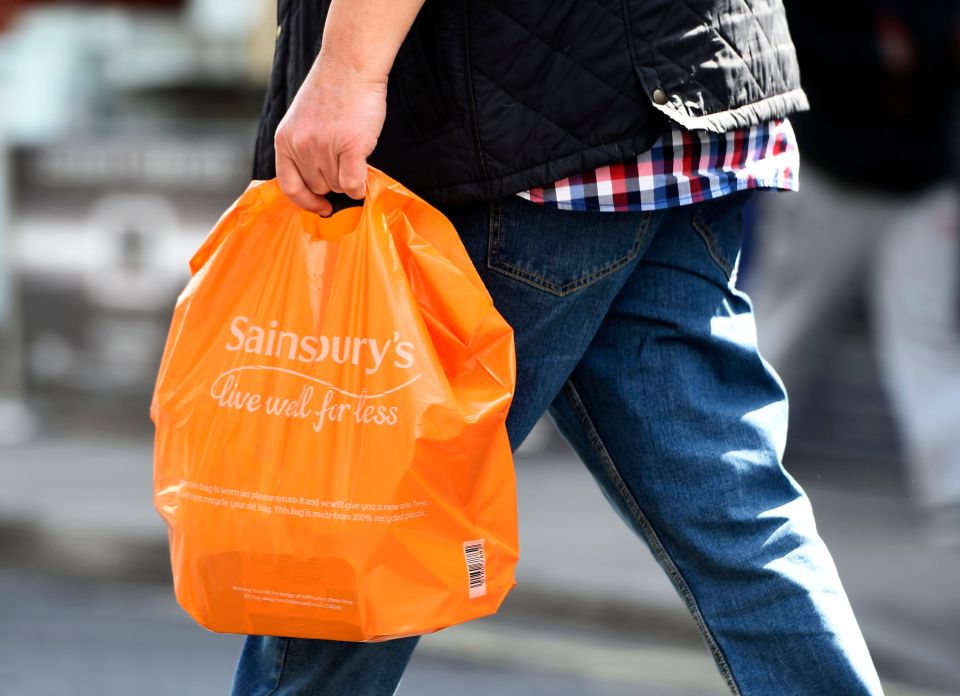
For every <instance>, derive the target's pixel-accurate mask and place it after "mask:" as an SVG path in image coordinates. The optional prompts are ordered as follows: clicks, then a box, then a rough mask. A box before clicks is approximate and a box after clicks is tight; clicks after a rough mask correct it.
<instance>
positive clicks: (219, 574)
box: [151, 168, 518, 641]
mask: <svg viewBox="0 0 960 696" xmlns="http://www.w3.org/2000/svg"><path fill="white" fill-rule="evenodd" d="M191 270H192V271H193V274H194V275H193V277H192V279H191V280H190V282H189V284H188V285H187V287H186V289H185V290H184V291H183V293H182V294H181V295H180V298H179V300H178V302H177V306H176V310H175V312H174V317H173V324H172V327H171V329H170V334H169V337H168V339H167V344H166V348H165V351H164V356H163V362H162V364H161V367H160V373H159V377H158V380H157V385H156V391H155V393H154V397H153V403H152V406H151V417H152V418H153V421H154V423H155V424H156V440H155V452H154V496H155V497H154V499H155V504H156V507H157V509H158V511H159V512H160V514H161V515H162V516H163V517H164V519H165V520H166V522H167V524H168V526H169V533H170V553H171V560H172V566H173V577H174V584H175V588H176V594H177V599H178V601H179V603H180V605H181V606H182V607H183V608H184V609H185V610H186V611H187V612H188V613H189V614H190V615H191V616H192V617H193V618H194V619H195V620H196V621H197V622H198V623H200V624H201V625H203V626H205V627H207V628H209V629H212V630H214V631H220V632H229V633H246V634H260V635H279V636H291V637H302V638H329V639H336V640H351V641H371V640H383V639H387V638H395V637H400V636H409V635H416V634H422V633H427V632H431V631H435V630H438V629H440V628H443V627H445V626H449V625H452V624H456V623H459V622H462V621H466V620H468V619H473V618H476V617H479V616H484V615H487V614H491V613H493V612H495V611H496V610H497V609H498V607H499V606H500V604H501V602H502V601H503V599H504V598H505V596H506V594H507V593H508V592H509V591H510V589H511V588H512V587H513V585H514V577H513V571H514V567H515V565H516V561H517V547H518V542H517V513H516V490H515V480H514V472H513V463H512V457H511V452H510V445H509V443H508V440H507V434H506V429H505V426H504V420H505V418H506V413H507V409H508V407H509V404H510V400H511V398H512V393H513V388H514V378H515V372H514V352H513V332H512V330H511V329H510V327H509V326H508V325H507V323H506V322H505V321H504V320H503V318H502V317H501V316H500V315H499V314H498V313H497V311H496V310H495V309H494V308H493V303H492V301H491V299H490V296H489V294H488V293H487V292H486V290H485V288H484V287H483V284H482V282H481V280H480V277H479V275H478V274H477V273H476V270H475V269H474V267H473V265H472V263H471V261H470V258H469V257H468V256H467V253H466V250H465V249H464V248H463V245H462V244H461V242H460V239H459V238H458V236H457V233H456V231H455V230H454V229H453V227H452V225H451V224H450V222H449V221H448V220H447V219H446V218H445V217H444V216H443V215H441V214H440V213H439V212H438V211H436V210H435V209H433V208H431V207H430V206H429V205H428V204H426V203H425V202H423V201H422V200H421V199H419V198H417V197H416V196H415V195H413V194H412V193H410V192H409V191H407V190H406V189H404V188H403V187H402V186H400V185H399V184H398V183H397V182H395V181H393V180H391V179H390V178H388V177H387V176H385V175H384V174H382V173H381V172H379V171H377V170H375V169H372V168H371V169H370V172H369V180H368V185H367V198H366V201H365V203H364V206H363V207H362V208H348V209H346V210H344V211H341V212H339V213H337V214H336V215H334V216H333V217H332V218H330V219H327V220H324V219H321V218H320V217H318V216H316V215H314V214H311V213H308V212H306V211H302V210H300V209H299V208H297V207H295V206H294V204H293V203H291V202H290V201H289V200H288V199H287V198H286V197H285V196H284V195H283V194H282V192H281V191H280V189H279V187H278V185H277V183H276V181H275V180H273V181H266V182H254V183H253V184H251V186H250V188H248V189H247V191H246V192H245V193H244V194H243V196H241V198H240V199H239V200H238V201H237V202H236V203H235V204H234V205H233V206H232V207H231V208H230V209H229V210H228V211H227V212H226V213H225V214H224V216H223V217H222V218H221V219H220V221H219V222H218V223H217V226H216V227H215V228H214V230H213V231H212V232H211V234H210V235H209V237H208V238H207V240H206V241H205V242H204V244H203V246H202V247H201V248H200V250H199V251H198V252H197V253H196V255H195V256H194V258H193V259H192V261H191Z"/></svg>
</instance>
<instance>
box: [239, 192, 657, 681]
mask: <svg viewBox="0 0 960 696" xmlns="http://www.w3.org/2000/svg"><path fill="white" fill-rule="evenodd" d="M446 212H447V215H448V217H450V219H451V220H452V221H453V223H454V225H455V226H456V228H457V230H458V231H459V232H460V235H461V237H462V238H463V241H464V244H465V246H466V247H467V250H468V251H469V252H470V256H471V258H472V259H473V261H474V264H475V265H476V266H477V269H478V270H479V272H480V274H481V276H482V277H483V280H484V283H485V284H486V286H487V289H488V290H489V291H490V294H491V295H492V296H493V299H494V303H495V304H496V306H497V307H498V309H499V310H500V312H501V313H502V314H503V315H504V317H505V318H506V319H507V321H508V322H510V324H511V325H512V326H513V328H514V332H515V340H516V349H517V388H516V395H515V397H514V401H513V407H512V408H511V409H510V415H509V418H508V420H507V430H508V432H509V434H510V441H511V443H512V444H513V447H514V448H516V447H518V446H519V445H520V443H521V442H522V441H523V439H524V438H525V437H526V435H527V433H529V431H530V429H531V428H532V427H533V425H534V424H535V423H536V422H537V420H538V419H539V418H540V416H541V415H542V414H543V412H544V411H545V410H546V408H547V405H548V404H549V403H550V402H551V401H552V400H553V398H554V397H555V396H556V394H557V392H558V391H559V389H560V387H561V386H562V385H563V383H564V381H565V380H566V379H567V376H568V375H569V374H570V372H571V371H572V370H573V368H574V366H575V365H576V364H577V362H578V360H579V359H580V356H581V355H582V353H583V351H584V350H586V348H587V346H588V345H589V343H590V339H591V337H592V336H593V333H594V332H595V331H596V329H597V328H598V327H599V326H600V323H601V321H602V320H603V316H604V314H605V313H606V310H607V308H608V307H609V306H610V303H611V302H612V301H613V299H614V298H615V297H616V296H617V294H618V292H619V290H620V287H621V286H622V284H623V283H624V282H625V280H626V279H627V278H629V277H630V273H631V271H632V269H633V267H634V266H635V265H636V263H637V261H638V259H639V258H640V257H641V256H642V254H643V252H644V250H645V249H646V247H647V244H648V243H649V240H650V239H651V238H652V236H653V234H654V231H655V229H656V225H657V224H658V222H659V221H660V220H661V219H662V218H663V216H662V215H660V214H657V213H654V214H648V213H636V214H622V215H621V214H617V215H612V214H609V213H573V212H568V211H560V210H553V209H550V208H546V207H543V206H539V205H537V204H534V203H528V202H526V201H523V200H521V199H519V198H516V199H508V200H505V201H500V202H495V203H493V204H489V205H472V206H462V207H458V208H455V209H452V210H448V211H446ZM416 643H417V639H416V638H402V639H398V640H390V641H384V642H382V643H342V642H337V641H324V640H307V639H298V638H270V637H258V636H251V637H249V638H248V639H247V641H246V644H245V646H244V649H243V653H242V654H241V658H240V664H239V666H238V669H237V674H236V678H235V683H234V695H235V696H260V695H263V696H265V695H266V694H272V695H273V694H275V695H276V696H341V695H342V694H350V695H351V696H384V695H386V694H391V693H393V692H394V690H395V689H396V687H397V684H398V683H399V682H400V678H401V676H402V674H403V671H404V669H405V668H406V665H407V663H408V662H409V659H410V657H411V655H412V654H413V650H414V648H415V646H416Z"/></svg>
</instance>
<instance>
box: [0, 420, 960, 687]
mask: <svg viewBox="0 0 960 696" xmlns="http://www.w3.org/2000/svg"><path fill="white" fill-rule="evenodd" d="M42 420H43V421H44V422H47V423H51V422H53V423H60V424H61V425H59V426H57V427H53V426H48V430H47V432H44V433H43V434H42V435H43V436H42V438H40V439H38V440H36V441H33V442H30V443H27V444H24V445H21V446H17V447H13V448H7V449H4V450H0V574H2V575H0V580H2V583H3V584H7V583H9V582H13V583H14V585H15V586H16V587H17V588H19V589H20V590H22V589H24V588H27V590H28V592H27V593H26V597H25V598H23V599H21V598H20V595H22V594H23V593H20V594H18V592H13V591H11V590H10V588H9V587H6V588H3V587H2V584H0V589H2V590H3V591H2V595H0V596H2V597H3V599H2V603H3V604H7V605H8V606H7V607H6V608H4V609H3V612H4V614H3V615H4V616H5V617H10V616H13V617H16V616H20V615H22V614H23V612H24V611H27V609H25V608H24V607H25V606H26V605H24V604H23V602H26V603H27V605H29V603H30V602H31V601H34V602H36V603H37V605H38V607H40V610H41V611H47V610H49V608H47V609H44V607H47V604H48V603H46V602H43V601H41V599H39V598H38V597H39V596H40V595H42V588H43V587H44V583H52V585H51V587H53V589H52V590H51V593H52V594H53V595H54V596H59V594H58V593H60V594H64V593H66V595H68V596H69V595H70V594H71V593H74V592H77V593H80V594H81V595H82V594H83V592H84V591H85V590H82V589H79V588H84V587H87V588H92V589H89V592H94V593H101V594H102V592H103V591H104V590H102V589H96V588H100V587H101V586H102V585H103V584H104V582H107V583H108V584H109V582H112V581H115V580H116V579H122V580H123V582H121V583H120V584H119V585H118V586H119V587H122V588H126V589H123V590H122V591H118V592H120V594H121V595H122V593H123V592H134V593H136V592H140V593H143V592H146V593H147V594H148V596H149V602H148V606H147V607H146V610H147V611H148V613H149V607H150V606H154V605H158V604H159V605H164V604H165V606H166V610H165V611H166V613H165V614H164V616H165V617H166V618H165V619H164V620H165V621H174V622H176V621H179V622H180V623H181V624H183V625H182V626H180V627H179V628H178V629H177V630H179V631H183V632H184V635H187V634H189V636H190V637H189V638H185V641H186V642H185V643H182V644H181V643H178V645H177V646H173V648H172V649H174V650H175V651H176V653H177V654H179V652H180V651H184V652H189V650H185V649H184V646H185V645H198V646H199V645H202V644H203V640H204V639H203V638H202V637H201V635H202V631H201V630H200V629H195V628H192V627H190V625H189V620H188V619H186V617H185V616H184V615H182V613H179V612H177V611H175V610H172V607H173V606H174V605H173V600H172V596H171V595H172V591H171V590H170V589H169V587H168V583H169V567H168V563H167V557H166V538H165V532H164V528H163V525H162V523H161V521H160V519H159V517H158V516H157V515H156V513H155V512H154V511H153V508H152V503H151V475H152V472H151V450H150V444H149V435H150V431H149V428H148V426H147V424H146V423H145V422H143V421H142V420H131V418H130V416H129V414H127V415H121V414H120V413H117V414H116V415H115V417H112V418H102V417H95V416H93V415H91V410H90V409H82V408H79V407H78V408H69V409H67V410H66V411H65V412H63V413H59V414H54V415H53V417H51V414H45V415H44V416H43V417H42ZM92 423H100V424H101V426H100V427H101V428H102V427H103V426H102V424H103V423H113V427H111V428H110V430H109V431H108V432H98V431H97V430H96V428H95V427H93V426H92ZM118 424H125V425H123V426H122V429H121V428H118V427H116V426H117V425H118ZM841 464H842V467H841V466H839V465H838V467H837V468H836V471H834V470H833V469H831V467H830V463H829V462H827V463H824V461H823V460H822V459H818V460H817V464H816V465H814V464H812V463H807V462H805V461H804V460H802V459H800V460H798V461H795V462H793V464H791V465H790V466H789V467H788V468H790V469H791V471H792V472H793V473H794V475H795V476H797V478H798V479H799V480H800V481H801V483H802V484H803V485H804V487H805V488H806V490H807V492H808V493H809V495H810V497H811V499H812V501H813V505H814V510H815V511H816V513H817V515H818V521H819V528H820V531H821V533H822V535H823V536H824V537H825V539H826V540H827V542H828V544H829V546H830V548H831V550H832V551H833V554H834V557H835V559H836V561H837V564H838V566H839V568H840V574H841V577H842V578H843V579H844V583H845V586H846V588H847V590H848V593H849V595H850V597H851V601H852V603H853V605H854V609H855V610H856V613H857V616H858V618H859V620H860V622H861V626H862V628H863V631H864V634H865V635H866V637H867V641H868V643H869V644H870V647H871V650H872V652H873V655H874V658H875V660H876V662H877V665H878V669H879V670H880V672H881V675H882V676H883V677H884V679H885V680H887V681H888V683H889V684H895V683H900V684H910V685H911V686H912V687H924V688H926V689H930V690H931V692H930V693H941V694H951V693H952V694H957V693H960V690H958V687H957V685H960V663H958V661H957V655H958V654H960V601H958V598H960V553H958V552H957V551H956V550H952V551H947V550H943V549H938V548H935V547H931V546H927V545H926V544H925V543H924V540H923V537H922V535H921V534H920V532H919V530H918V527H917V524H916V520H915V519H914V517H913V513H912V512H911V509H910V507H909V502H908V501H907V499H906V496H905V494H904V493H903V492H902V491H901V490H900V488H901V487H900V486H898V481H897V478H896V477H895V476H891V475H889V472H888V473H887V474H886V475H885V474H883V472H879V473H877V475H874V472H871V471H869V470H864V469H863V466H864V464H863V463H862V462H861V464H859V465H857V464H856V462H851V461H847V462H842V463H841ZM856 466H860V467H861V468H860V470H859V471H858V470H857V469H856V468H855V467H856ZM517 471H518V482H519V492H520V517H521V557H522V558H521V564H520V567H519V569H518V573H517V576H518V586H517V588H516V589H515V590H514V592H513V594H512V595H511V596H510V598H509V599H508V600H507V603H506V605H505V607H504V609H503V611H502V612H501V614H500V616H498V617H496V619H493V620H486V621H483V622H475V623H474V624H470V625H468V626H465V627H462V628H457V629H451V630H448V631H445V632H442V633H441V634H438V635H437V636H430V637H428V638H427V639H425V640H424V643H423V646H422V649H421V650H420V651H418V653H417V658H416V660H415V667H417V666H419V665H420V664H421V663H423V664H424V665H425V668H424V670H422V671H421V670H420V669H419V668H417V669H413V668H411V671H410V672H409V674H408V677H407V680H408V681H409V682H413V683H418V680H420V679H424V680H427V681H428V682H430V683H431V684H434V686H433V687H429V688H428V687H427V686H426V685H425V686H423V688H422V689H421V688H420V687H417V688H411V687H405V688H404V690H408V689H410V690H409V691H408V693H430V692H431V689H433V688H434V687H435V688H436V689H437V691H436V693H444V687H443V686H442V685H443V684H444V683H445V682H444V679H445V677H444V674H446V673H447V672H448V671H449V672H450V678H451V679H452V680H453V681H454V682H457V681H458V680H460V679H463V678H465V677H464V675H465V674H468V673H469V672H470V669H477V671H478V674H477V676H476V678H477V679H481V680H486V679H491V680H500V681H501V682H502V683H503V684H512V685H513V687H512V690H507V689H506V687H504V688H498V689H497V690H498V692H499V693H504V694H507V693H515V694H524V695H526V694H534V693H540V691H538V690H537V689H538V688H540V687H539V686H538V687H536V688H534V686H532V685H528V687H524V686H522V685H523V683H524V682H523V678H522V674H525V673H527V672H529V671H530V670H533V671H534V673H539V674H541V675H543V674H548V673H549V674H555V675H556V678H557V679H559V680H560V682H563V683H568V682H569V683H576V680H578V679H581V680H588V681H589V682H590V683H591V684H596V685H597V686H596V688H593V687H591V689H590V690H589V692H590V693H596V694H602V693H607V692H604V691H603V688H607V687H609V688H610V689H614V690H613V691H609V693H611V694H616V693H620V692H619V691H617V690H616V689H625V688H628V687H633V688H634V691H635V690H636V687H639V686H650V685H651V684H653V685H654V686H656V691H654V692H653V693H657V694H664V696H667V695H672V694H674V693H676V694H677V695H678V696H682V695H686V696H692V695H693V694H723V693H725V691H724V688H723V685H722V683H721V681H720V678H719V676H718V675H717V674H716V673H715V671H714V670H713V666H712V663H710V661H709V659H708V657H707V654H706V651H705V649H703V648H702V645H701V643H700V639H699V636H698V634H697V632H696V630H695V628H694V625H693V622H692V620H691V619H690V618H689V616H688V614H687V612H686V610H685V608H684V606H683V604H682V603H681V602H680V600H679V598H678V597H677V596H676V594H675V593H674V591H673V588H672V586H671V585H670V584H669V582H668V581H667V579H666V576H665V575H664V574H663V573H662V572H661V570H660V568H659V567H658V566H657V565H656V563H655V562H654V560H653V558H652V556H651V554H650V553H649V551H647V549H646V548H645V546H644V545H643V544H642V542H640V541H639V540H638V539H636V538H635V537H634V536H633V535H632V533H631V532H629V531H628V530H627V528H626V527H625V526H624V525H623V524H622V523H621V522H620V520H619V518H617V516H616V515H615V513H614V512H613V511H612V509H610V508H609V506H608V505H607V503H606V501H605V500H604V499H603V497H602V495H601V494H600V492H599V490H598V489H597V487H596V486H595V485H594V483H593V482H592V480H591V479H590V478H589V475H588V474H587V473H586V472H585V470H584V469H583V468H582V467H581V466H580V464H579V463H578V461H577V460H576V459H575V458H574V457H573V456H572V455H571V454H570V453H569V452H567V451H566V450H565V449H563V450H561V449H557V448H553V449H551V448H549V447H548V448H547V450H546V451H544V452H541V453H538V454H535V455H534V454H522V455H521V456H519V457H518V461H517ZM865 481H867V482H868V483H867V484H866V485H865V484H864V482H865ZM556 500H563V501H564V502H565V504H564V505H563V506H557V505H555V504H554V501H556ZM572 508H575V509H577V510H579V511H580V513H579V514H578V515H575V516H574V515H570V514H567V512H565V511H569V510H570V509H572ZM9 573H14V576H13V579H12V580H11V579H10V576H9ZM26 578H36V581H31V580H27V579H26ZM58 583H59V585H58ZM115 584H116V583H115ZM38 588H39V589H38ZM58 588H59V589H58ZM75 588H78V589H75ZM137 588H139V589H137ZM38 592H39V593H40V595H36V593H38ZM98 596H99V595H98ZM98 601H101V602H103V601H105V600H103V599H102V597H101V599H100V600H98ZM131 602H132V600H131ZM0 607H2V604H0ZM142 609H143V608H142V607H141V608H140V609H138V610H137V611H141V610H142ZM14 610H16V611H14ZM114 611H116V609H114ZM18 612H19V613H18ZM88 618H89V621H90V622H93V624H94V626H92V627H91V626H87V628H86V629H85V630H86V632H87V633H89V632H90V631H91V630H93V633H94V634H95V633H96V630H94V629H95V627H96V624H97V623H98V622H100V621H104V620H109V616H108V618H107V619H104V618H101V617H99V616H96V615H95V614H94V613H93V612H90V613H89V617H88ZM147 618H149V616H148V617H147ZM69 620H70V616H69V614H67V615H65V616H58V618H57V621H60V622H61V623H62V622H63V621H69ZM77 620H78V621H79V623H80V624H84V623H86V622H87V620H86V619H84V618H83V617H82V616H78V617H77ZM30 623H33V621H32V620H31V622H30ZM7 625H8V626H11V625H14V626H16V625H17V621H16V620H14V619H8V620H7ZM40 625H41V626H42V622H41V624H40ZM127 629H130V627H127ZM139 629H140V630H141V631H144V632H145V633H149V632H151V631H152V630H153V627H152V626H150V624H149V623H148V622H146V621H145V622H144V623H141V624H139ZM24 630H25V629H24ZM125 630H126V629H125ZM130 630H132V629H130ZM584 632H587V633H593V634H596V635H594V636H593V637H589V638H584V637H583V635H582V634H583V633H584ZM4 633H5V634H6V638H5V639H4V641H3V642H4V643H6V645H3V644H0V649H2V650H3V651H4V654H5V655H6V656H7V657H8V658H9V657H10V656H11V655H14V656H15V655H17V652H18V650H27V649H29V646H30V644H31V643H30V640H29V638H30V631H26V635H23V634H20V633H19V629H18V631H5V632H4ZM61 633H62V629H61ZM81 633H82V631H81ZM66 635H69V631H67V632H66ZM121 635H122V633H121ZM91 636H92V634H91ZM37 638H39V636H37ZM115 639H116V637H114V640H115ZM91 640H94V642H95V640H100V639H93V638H92V637H91ZM208 640H211V641H213V640H214V638H213V637H208ZM215 640H216V641H219V642H217V643H216V645H218V646H220V647H217V648H215V649H214V652H216V650H221V649H222V650H224V651H225V654H229V656H230V660H226V658H225V657H224V658H223V660H224V661H225V662H231V661H232V660H234V659H235V655H236V647H235V646H236V641H235V640H234V639H228V640H234V642H233V643H232V644H231V645H230V647H229V648H223V645H224V643H223V640H222V639H220V638H216V639H215ZM71 644H72V645H74V646H76V647H77V648H78V649H79V650H80V652H79V653H78V652H76V651H71V650H67V649H63V650H60V651H59V652H58V657H57V659H61V657H62V659H63V660H66V661H67V662H69V661H71V660H72V661H77V660H82V659H83V658H82V656H83V654H84V651H87V650H90V649H92V648H91V647H90V646H86V647H84V646H85V645H86V641H85V640H84V639H78V640H77V641H76V642H73V641H71ZM213 645H214V643H211V648H212V646H213ZM642 645H643V646H646V647H641V646H642ZM52 647H53V646H48V645H47V644H46V641H44V647H43V652H44V653H45V654H46V655H47V656H48V657H47V659H49V656H50V655H51V654H52V652H51V648H52ZM34 648H39V645H35V646H34ZM658 651H659V652H658ZM565 655H566V656H567V657H563V656H565ZM674 658H675V659H674ZM124 659H125V660H131V659H132V660H135V659H136V656H135V655H134V656H132V657H125V658H124ZM10 664H16V660H14V661H13V662H12V663H10ZM231 665H232V662H231ZM231 665H228V666H225V667H223V669H232V666H231ZM471 665H473V666H474V667H473V668H471V667H470V666H471ZM477 665H479V667H477ZM678 665H683V667H678ZM147 666H149V665H147ZM8 668H9V667H8ZM510 669H516V670H518V675H515V676H516V679H514V680H512V681H511V679H506V678H505V677H504V672H503V670H507V671H508V672H509V670H510ZM464 670H466V672H464ZM524 670H526V672H525V671H524ZM68 671H69V670H68ZM2 672H3V668H0V675H2ZM184 673H185V674H186V673H187V672H184ZM190 673H191V674H192V672H190ZM418 675H419V676H418ZM456 675H459V676H456ZM497 675H499V676H497ZM220 677H221V678H222V677H223V675H222V674H221V675H220ZM543 678H546V677H541V680H542V679H543ZM598 679H599V680H600V681H597V680H598ZM677 679H679V682H677V681H675V680H677ZM430 680H434V681H432V682H431V681H430ZM570 680H573V681H572V682H571V681H570ZM591 680H592V681H591ZM650 680H653V681H650ZM434 682H435V683H434ZM534 682H536V679H534ZM601 682H602V683H603V684H606V686H603V687H601ZM537 683H538V684H539V682H537ZM549 683H550V682H549V680H548V682H547V683H546V684H541V685H540V686H542V687H543V689H544V690H543V691H542V692H543V693H561V692H559V691H556V690H554V691H551V690H550V689H549V688H548V687H549ZM488 686H489V685H488ZM224 688H226V687H224ZM651 688H652V687H651ZM670 689H674V690H675V691H671V690H670ZM676 689H680V690H679V691H676ZM450 691H452V689H450V690H448V691H447V692H448V693H449V692H450ZM121 692H126V691H123V690H121V691H117V692H116V693H121ZM648 692H649V691H648ZM17 693H20V694H24V695H25V696H32V694H34V693H36V694H46V693H57V692H56V691H55V690H52V691H51V690H45V689H40V690H38V691H35V692H32V691H29V690H26V689H22V690H18V691H17ZM108 693H109V691H108ZM158 693H162V692H158ZM168 693H169V691H168ZM178 693H186V692H179V691H178ZM198 693H201V691H198ZM203 693H211V691H203ZM401 693H403V692H402V691H401ZM458 693H460V694H461V696H464V695H465V693H466V692H464V691H463V690H462V689H458ZM478 693H479V691H478ZM570 693H577V692H576V691H571V692H570ZM581 693H582V692H581ZM624 693H626V692H624ZM921 693H928V692H925V691H922V690H918V689H916V688H913V689H907V688H898V687H897V686H890V687H889V688H888V694H901V695H906V694H914V695H915V696H918V695H919V694H921Z"/></svg>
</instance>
